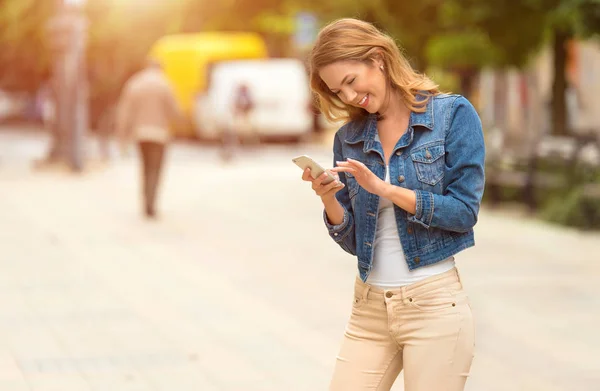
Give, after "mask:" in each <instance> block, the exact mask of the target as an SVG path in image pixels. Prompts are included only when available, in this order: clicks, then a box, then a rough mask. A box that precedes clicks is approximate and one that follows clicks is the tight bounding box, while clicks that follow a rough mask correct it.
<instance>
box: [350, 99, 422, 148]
mask: <svg viewBox="0 0 600 391" xmlns="http://www.w3.org/2000/svg"><path fill="white" fill-rule="evenodd" d="M423 100H425V96H424V95H417V101H423ZM433 101H434V97H433V96H431V97H430V98H429V101H428V102H427V106H426V109H425V111H424V112H422V113H416V112H414V111H413V112H411V113H410V119H409V122H408V127H409V129H412V128H414V127H416V126H419V127H423V128H425V129H428V130H433V125H434V124H433ZM378 139H379V137H378V136H377V114H369V115H368V116H367V117H366V118H364V119H363V120H359V121H353V122H352V123H351V124H350V131H349V132H348V137H347V138H346V140H345V141H346V143H348V144H356V143H359V142H365V144H369V145H368V146H367V145H365V147H366V148H370V145H372V143H373V142H375V141H376V140H378Z"/></svg>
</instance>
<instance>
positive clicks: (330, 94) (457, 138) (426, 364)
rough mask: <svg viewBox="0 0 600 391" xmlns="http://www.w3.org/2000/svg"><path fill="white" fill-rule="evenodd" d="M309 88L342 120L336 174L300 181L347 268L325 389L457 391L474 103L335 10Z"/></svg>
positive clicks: (478, 155)
mask: <svg viewBox="0 0 600 391" xmlns="http://www.w3.org/2000/svg"><path fill="white" fill-rule="evenodd" d="M309 64H310V81H311V88H312V89H313V91H314V92H315V93H316V97H317V101H318V103H319V107H320V110H321V112H322V113H323V114H324V115H325V117H327V118H328V119H329V120H332V121H339V120H344V121H345V125H343V126H342V127H341V128H340V129H339V130H338V131H337V133H336V135H335V138H334V146H333V155H334V168H332V169H331V170H330V172H332V173H333V174H334V175H336V178H337V180H336V181H334V182H331V183H330V184H328V185H322V184H321V181H322V180H323V179H324V178H325V175H326V174H323V175H321V176H320V177H318V178H317V179H314V180H313V179H312V177H311V175H310V171H309V170H307V171H305V172H304V173H303V176H302V178H303V180H305V181H309V182H311V183H312V189H313V190H314V191H315V192H316V194H317V195H318V196H320V197H321V200H322V202H323V205H324V209H325V211H324V220H325V225H326V227H327V228H328V231H329V234H330V236H331V238H332V239H333V240H334V241H335V242H336V243H338V244H339V245H340V246H341V247H342V248H343V249H344V250H345V251H347V252H348V253H350V254H352V255H354V256H356V258H357V263H358V275H357V278H356V280H355V286H354V300H353V304H352V312H351V315H350V319H349V321H348V324H347V326H346V330H345V333H344V338H343V341H342V344H341V349H340V352H339V355H338V357H337V362H336V365H335V369H334V372H333V377H332V380H331V384H330V389H331V390H335V391H352V390H380V391H381V390H389V389H390V388H391V386H392V385H393V383H394V381H395V379H396V378H397V376H398V375H399V373H400V372H401V371H402V370H403V371H404V383H405V384H404V386H405V391H460V390H463V389H464V385H465V381H466V379H467V376H468V375H469V372H470V367H471V361H472V359H473V351H474V326H473V317H472V314H471V308H470V304H469V300H468V298H467V295H466V293H465V291H464V289H463V285H462V282H461V278H460V276H459V273H458V270H457V269H456V266H455V258H454V256H455V255H456V254H457V253H459V252H460V251H461V250H464V249H466V248H468V247H471V246H473V245H474V235H473V226H474V225H475V223H476V222H477V215H478V212H479V206H480V202H481V197H482V195H483V188H484V156H485V151H484V142H483V132H482V128H481V122H480V119H479V116H478V114H477V112H476V111H475V109H474V107H473V106H472V105H471V103H469V101H468V100H467V99H466V98H464V97H462V96H459V95H450V94H444V93H441V92H440V91H439V89H438V86H437V85H436V84H435V83H434V82H433V81H432V80H431V79H429V78H428V77H426V76H425V75H423V74H420V73H418V72H416V71H415V70H414V69H413V68H412V67H411V66H410V64H409V62H408V61H407V59H406V58H405V57H404V56H403V55H402V54H401V52H400V50H399V48H398V47H397V46H396V44H395V43H394V41H393V40H392V39H391V38H390V37H389V36H388V35H387V34H385V33H384V32H381V31H380V30H378V29H377V28H375V27H374V26H373V25H371V24H369V23H367V22H364V21H360V20H356V19H341V20H337V21H335V22H333V23H331V24H329V25H328V26H326V27H324V28H323V29H322V30H321V31H320V32H319V34H318V37H317V40H316V43H315V45H314V47H313V49H312V51H311V54H310V58H309Z"/></svg>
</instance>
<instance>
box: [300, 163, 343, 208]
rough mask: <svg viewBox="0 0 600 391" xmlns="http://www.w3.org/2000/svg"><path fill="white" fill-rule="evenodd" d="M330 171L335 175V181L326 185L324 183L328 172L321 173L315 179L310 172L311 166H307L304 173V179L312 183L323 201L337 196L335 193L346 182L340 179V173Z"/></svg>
mask: <svg viewBox="0 0 600 391" xmlns="http://www.w3.org/2000/svg"><path fill="white" fill-rule="evenodd" d="M329 172H330V171H329ZM330 173H331V174H332V175H333V176H334V177H335V181H333V182H330V183H328V184H326V185H324V184H323V181H324V180H325V178H327V174H326V173H323V174H321V175H320V176H319V177H317V179H314V178H313V177H312V175H311V173H310V168H307V169H306V170H304V172H303V173H302V180H303V181H306V182H311V183H312V189H313V190H314V191H315V193H316V194H317V195H318V196H319V197H321V200H322V201H323V202H326V201H328V200H331V199H333V198H335V193H337V192H338V191H340V190H341V189H343V188H344V184H343V183H342V182H341V181H340V177H339V175H338V174H337V173H333V172H330Z"/></svg>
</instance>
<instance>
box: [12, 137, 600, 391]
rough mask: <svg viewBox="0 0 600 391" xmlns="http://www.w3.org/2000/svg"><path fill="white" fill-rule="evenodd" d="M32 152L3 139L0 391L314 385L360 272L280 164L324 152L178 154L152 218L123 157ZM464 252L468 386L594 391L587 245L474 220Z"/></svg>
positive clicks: (26, 142)
mask: <svg viewBox="0 0 600 391" xmlns="http://www.w3.org/2000/svg"><path fill="white" fill-rule="evenodd" d="M44 142H45V140H44V139H43V137H41V136H40V135H38V134H27V135H22V134H16V133H14V132H7V131H0V184H1V186H2V191H1V192H0V248H1V249H2V251H0V390H2V391H34V390H35V391H87V390H93V391H104V390H106V391H133V390H135V391H141V390H151V391H158V390H165V391H172V390H177V391H197V390H202V391H217V390H218V391H234V390H235V391H238V390H248V391H251V390H260V391H270V390H277V391H279V390H284V389H285V390H288V391H292V390H298V391H314V390H325V389H327V384H328V381H329V376H330V374H331V371H332V367H333V364H334V361H335V356H336V353H337V349H338V347H339V343H340V341H341V337H342V334H343V330H344V326H345V322H346V320H347V318H348V316H349V314H350V308H351V302H352V288H353V282H354V277H355V274H356V264H355V260H354V259H353V258H352V257H351V256H350V255H347V254H346V253H344V252H343V251H342V250H341V249H339V248H338V247H337V245H335V244H334V243H333V242H332V241H331V240H330V239H329V237H328V235H327V233H326V230H325V228H324V226H323V224H322V221H321V206H320V202H319V200H318V199H316V197H315V196H314V195H313V194H312V192H311V190H310V188H309V187H308V186H307V185H306V184H305V183H303V182H302V181H301V180H300V174H301V173H300V170H299V169H298V168H297V167H295V166H294V165H293V164H292V163H291V158H292V157H293V156H296V155H299V154H304V153H306V154H309V155H311V156H312V157H314V158H316V159H317V160H318V161H320V162H321V163H322V164H324V165H328V164H329V162H330V161H331V153H330V150H329V149H328V148H327V147H324V146H322V145H319V144H310V145H309V144H299V145H294V146H282V145H268V146H265V147H261V148H258V149H252V150H246V151H242V152H241V153H240V155H239V157H238V159H237V160H235V161H234V162H233V163H231V164H228V165H223V164H221V162H220V160H219V159H218V156H219V155H218V150H216V149H215V148H214V147H211V146H200V145H197V144H183V143H180V144H178V145H175V146H174V147H173V148H172V149H171V150H170V151H169V154H168V165H167V169H166V172H165V181H164V182H163V187H162V195H161V199H160V208H159V213H160V219H159V220H158V221H154V222H151V221H146V220H145V219H143V218H142V215H141V208H140V206H139V204H138V201H139V197H138V195H139V188H138V175H139V174H138V170H137V165H136V161H135V160H134V157H133V156H131V157H129V158H125V159H114V160H113V161H112V162H111V163H110V164H109V165H106V166H98V167H96V168H94V169H91V170H88V171H87V172H86V173H84V174H83V175H72V174H69V173H66V172H64V171H61V170H46V171H41V172H40V171H33V170H31V165H30V163H31V160H32V159H33V158H35V157H39V156H41V154H42V153H43V151H44V146H45V144H44ZM476 241H477V246H476V247H475V248H472V249H469V250H466V251H464V252H463V253H461V254H460V255H459V256H458V257H457V264H458V266H459V268H460V270H461V275H462V277H463V279H464V283H465V288H466V289H467V291H468V292H469V294H470V297H471V301H472V307H473V311H474V314H475V317H476V330H477V336H476V349H477V351H476V358H475V361H474V364H473V368H472V376H471V378H470V380H469V382H468V383H467V384H468V385H467V391H480V390H485V391H506V390H511V391H537V390H540V391H541V390H543V391H567V390H569V391H570V390H579V391H594V390H600V360H599V359H598V357H599V355H600V337H599V336H598V326H599V325H600V284H599V282H600V255H599V254H600V234H598V233H582V232H578V231H574V230H570V229H564V228H561V227H557V226H552V225H547V224H545V223H542V222H540V221H536V220H533V219H530V218H525V217H523V216H518V215H515V214H514V213H508V212H507V211H506V210H489V209H485V208H484V209H483V210H482V212H481V215H480V221H479V223H478V224H477V226H476ZM402 389H403V388H402V385H401V379H400V380H399V381H398V382H397V384H396V386H395V387H394V390H396V391H399V390H402Z"/></svg>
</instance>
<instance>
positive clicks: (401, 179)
mask: <svg viewBox="0 0 600 391" xmlns="http://www.w3.org/2000/svg"><path fill="white" fill-rule="evenodd" d="M404 179H405V178H404V175H400V176H399V177H398V182H399V183H402V182H404Z"/></svg>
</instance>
